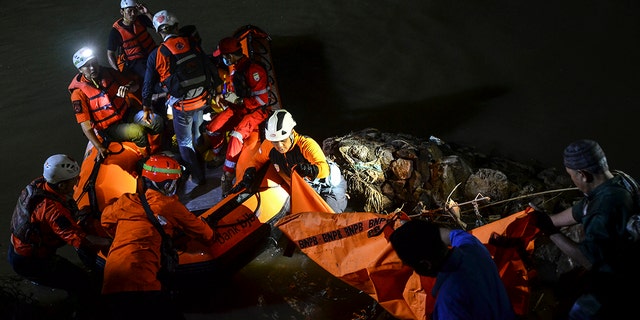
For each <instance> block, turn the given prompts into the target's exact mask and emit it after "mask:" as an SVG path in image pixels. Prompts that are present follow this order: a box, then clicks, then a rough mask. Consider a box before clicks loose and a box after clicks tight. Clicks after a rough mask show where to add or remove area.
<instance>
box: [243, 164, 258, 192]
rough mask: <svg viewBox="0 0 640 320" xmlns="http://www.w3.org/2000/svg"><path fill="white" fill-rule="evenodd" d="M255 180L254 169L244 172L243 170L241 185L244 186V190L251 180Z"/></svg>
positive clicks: (250, 168)
mask: <svg viewBox="0 0 640 320" xmlns="http://www.w3.org/2000/svg"><path fill="white" fill-rule="evenodd" d="M255 178H256V168H255V167H249V168H247V169H246V170H244V175H243V176H242V184H243V185H244V187H245V188H247V187H249V186H250V185H251V184H252V183H253V180H254V179H255Z"/></svg>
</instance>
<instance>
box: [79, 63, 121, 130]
mask: <svg viewBox="0 0 640 320" xmlns="http://www.w3.org/2000/svg"><path fill="white" fill-rule="evenodd" d="M100 72H101V73H102V79H101V80H100V87H101V88H96V87H95V86H92V85H90V84H89V83H88V82H86V81H82V80H81V79H82V74H78V75H77V76H75V77H74V78H73V81H71V84H69V92H72V91H73V90H75V89H80V90H82V92H84V94H85V95H86V96H87V97H88V98H89V112H90V114H91V124H92V125H93V127H94V128H95V129H96V130H104V129H106V128H108V127H109V126H110V125H112V124H114V123H116V122H119V121H120V120H122V117H123V115H124V114H125V112H126V111H127V108H128V107H129V104H128V103H127V100H126V99H123V98H117V93H118V88H119V87H120V84H119V83H118V82H117V81H116V80H115V79H116V78H115V76H114V75H113V74H112V73H115V72H117V71H115V70H113V69H109V68H101V71H100ZM111 97H114V99H112V98H111Z"/></svg>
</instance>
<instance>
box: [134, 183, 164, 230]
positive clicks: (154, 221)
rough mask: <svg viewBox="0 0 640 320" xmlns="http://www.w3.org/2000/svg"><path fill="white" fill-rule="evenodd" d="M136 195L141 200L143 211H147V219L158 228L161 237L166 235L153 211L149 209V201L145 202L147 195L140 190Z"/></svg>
mask: <svg viewBox="0 0 640 320" xmlns="http://www.w3.org/2000/svg"><path fill="white" fill-rule="evenodd" d="M138 195H139V197H140V201H141V202H142V207H144V211H145V212H146V213H147V218H149V221H151V223H152V224H153V226H154V227H156V229H158V231H159V232H160V235H161V236H162V237H163V238H164V237H166V236H167V234H166V233H165V232H164V229H162V226H161V225H160V222H159V221H158V218H156V216H155V215H154V214H153V211H152V210H151V207H149V202H147V197H146V196H145V195H144V191H142V192H140V193H139V194H138Z"/></svg>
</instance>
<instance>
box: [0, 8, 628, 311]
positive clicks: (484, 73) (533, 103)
mask: <svg viewBox="0 0 640 320" xmlns="http://www.w3.org/2000/svg"><path fill="white" fill-rule="evenodd" d="M147 5H148V7H149V8H150V9H151V10H152V11H154V12H155V11H158V10H161V9H167V10H169V11H171V12H173V13H175V15H177V17H178V19H179V20H180V24H181V25H186V24H194V25H196V26H197V28H198V30H199V31H200V35H201V36H202V38H203V47H204V48H205V49H206V50H209V51H213V49H214V48H215V46H216V43H217V41H218V40H219V39H221V38H222V37H225V36H228V35H230V34H232V33H233V32H234V31H235V30H236V29H237V28H239V27H241V26H243V25H246V24H252V25H256V26H258V27H260V28H262V29H264V30H265V31H267V32H268V33H270V35H271V36H272V46H273V59H274V64H275V69H276V75H277V79H278V82H279V84H280V94H281V98H282V102H283V105H284V107H285V108H286V109H288V110H289V111H291V112H292V114H293V115H294V118H295V119H296V121H297V123H298V126H297V129H298V131H299V132H301V133H303V134H307V135H310V136H312V137H314V138H315V139H316V140H318V141H322V140H323V139H325V138H327V137H331V136H340V135H344V134H347V133H349V132H352V131H358V130H361V129H364V128H367V127H375V128H379V129H380V130H382V131H386V132H404V133H409V134H412V135H415V136H418V137H424V138H425V139H426V138H429V137H430V136H432V135H433V136H436V137H439V138H441V139H442V140H444V141H446V142H455V143H459V144H466V145H470V146H474V147H476V148H478V149H479V150H480V151H481V152H484V153H487V154H497V155H503V156H506V157H510V158H512V159H514V160H517V161H522V162H537V163H541V164H543V165H545V166H561V154H562V149H563V148H564V146H565V145H566V144H568V143H570V142H571V141H573V140H576V139H580V138H591V139H595V140H597V141H599V142H600V143H601V145H602V147H603V148H604V150H605V152H606V153H607V155H608V158H609V163H610V165H611V167H613V168H617V169H621V170H624V171H627V172H628V173H630V174H632V175H634V176H636V177H640V161H638V160H637V159H639V158H640V157H639V156H640V151H639V150H638V142H637V140H638V139H639V138H640V134H638V125H637V123H638V120H637V115H638V110H637V109H638V101H640V99H639V98H640V79H639V78H640V76H639V75H640V62H639V61H640V45H638V39H640V19H638V16H639V14H640V3H639V2H637V1H631V0H628V1H623V0H620V1H617V0H615V1H598V2H593V3H591V2H584V1H576V0H569V1H562V2H561V3H557V2H539V1H538V2H536V1H505V0H488V1H431V0H421V1H417V0H408V1H391V0H376V1H370V0H369V1H365V0H350V1H344V0H340V1H338V0H309V1H292V0H279V1H274V0H262V1H249V0H247V1H235V2H233V1H227V2H213V1H195V0H183V1H168V0H162V1H161V0H157V1H148V3H147ZM0 17H1V22H0V25H1V26H2V30H3V31H2V33H0V58H1V59H0V72H2V77H0V90H1V92H2V99H0V119H2V126H0V130H2V133H3V134H2V136H3V137H4V138H3V139H2V152H1V153H0V164H1V165H2V168H3V169H4V170H3V174H4V183H3V185H2V187H1V188H2V189H1V191H2V192H1V193H0V203H1V205H2V208H3V211H2V213H0V224H1V225H5V226H7V227H6V228H4V229H0V230H4V231H1V232H0V249H2V252H4V250H5V249H6V246H7V240H6V239H8V234H7V230H8V221H9V218H10V215H11V212H12V210H13V206H14V204H15V201H16V197H17V195H18V193H19V191H20V189H21V188H22V187H23V186H24V185H25V184H26V183H27V182H29V181H30V180H31V179H32V178H34V177H36V176H38V175H40V174H41V171H42V163H43V161H44V160H45V159H46V158H47V157H48V156H49V155H51V154H54V153H67V154H70V155H73V156H75V157H76V158H78V159H80V158H81V156H82V154H83V151H84V148H85V145H86V138H85V137H84V136H83V134H82V132H81V130H80V127H79V125H78V124H76V123H75V118H74V116H73V113H72V108H71V104H70V102H69V94H68V92H67V89H66V88H67V86H68V84H69V82H70V80H71V78H72V76H73V75H74V74H75V73H76V69H75V68H74V66H73V64H72V63H71V57H72V55H73V53H74V52H75V51H76V50H77V49H78V48H80V47H82V46H85V45H89V46H93V47H94V48H96V49H97V51H98V52H99V53H103V54H102V55H101V57H100V58H99V59H100V61H101V62H102V63H103V64H104V65H106V64H107V61H106V57H105V55H106V43H107V37H108V32H109V29H110V28H111V25H112V23H113V22H114V21H115V20H116V19H117V18H119V17H120V15H119V10H118V1H116V0H111V1H84V2H78V1H52V0H51V1H45V0H23V1H4V2H3V4H2V6H1V7H0ZM281 259H282V258H281V257H277V254H273V255H269V253H267V254H266V255H264V256H263V257H262V258H261V259H258V260H256V261H255V262H254V263H252V264H250V265H249V266H247V267H246V268H245V269H243V270H242V271H240V273H239V274H238V275H236V276H235V277H236V278H237V280H236V281H238V283H237V285H235V286H232V287H234V288H235V289H233V290H231V291H230V292H229V294H226V295H225V297H226V298H227V300H231V301H236V302H237V301H242V303H238V304H237V305H236V304H234V303H232V302H229V301H227V305H230V306H233V308H230V310H228V311H225V310H224V309H223V310H222V311H220V310H218V311H217V313H216V315H217V317H216V318H217V319H226V318H228V319H232V318H233V319H237V318H249V317H254V318H266V319H305V318H308V319H351V318H353V312H357V311H358V310H360V309H361V307H363V306H365V307H366V306H367V305H368V304H370V301H369V300H367V297H366V296H365V297H361V296H362V295H359V294H358V293H357V292H351V291H350V290H349V287H345V286H344V285H342V284H341V283H340V282H337V281H336V280H335V279H331V277H329V276H328V275H326V274H324V273H323V271H322V270H320V269H318V268H317V267H315V266H313V264H312V263H310V262H309V261H308V260H306V259H305V257H304V256H300V257H296V258H295V259H294V260H281ZM3 261H4V259H3ZM278 268H281V269H282V270H286V271H283V272H281V273H280V274H281V275H282V277H278V276H277V274H276V275H274V274H272V272H273V270H274V269H275V270H278ZM8 273H11V272H10V270H9V268H8V265H7V263H6V262H1V263H0V274H8ZM301 274H303V275H305V277H307V276H308V277H311V278H312V279H313V281H306V279H304V278H300V279H299V280H300V281H299V282H300V283H304V284H303V285H300V286H301V288H300V290H299V292H302V293H300V294H297V295H296V294H292V293H291V291H290V292H289V293H288V294H289V296H287V293H283V292H282V291H281V290H279V289H281V287H282V286H284V285H289V284H291V281H290V280H291V278H290V277H295V276H300V275H301ZM284 278H286V279H284ZM234 279H235V278H234ZM296 279H298V278H296ZM316 279H325V281H326V282H320V283H319V282H318V281H316ZM305 281H306V282H305ZM249 287H251V288H252V289H251V290H250V291H247V290H248V289H247V288H249ZM332 287H333V288H335V289H337V292H338V296H337V297H336V296H332V295H329V296H328V295H327V294H326V292H324V291H323V290H330V289H331V288H332ZM327 288H329V289H327ZM316 289H317V290H316ZM341 290H344V291H341ZM293 291H295V290H293ZM323 292H324V293H323ZM341 294H342V295H341ZM230 297H231V298H230ZM270 297H271V298H270ZM272 297H279V298H277V299H272ZM358 299H360V301H358ZM341 301H351V302H352V303H343V302H341ZM356 301H357V302H356ZM332 308H333V309H332ZM243 310H244V311H243ZM247 310H248V311H247ZM305 310H306V311H305ZM205 311H206V310H205ZM245 311H246V313H243V312H245ZM337 314H340V316H338V315H337ZM199 315H201V316H199ZM210 315H211V313H209V316H210ZM192 316H193V319H208V318H210V317H209V316H208V315H207V313H206V312H204V313H200V314H198V313H195V314H193V315H192ZM342 317H344V318H342Z"/></svg>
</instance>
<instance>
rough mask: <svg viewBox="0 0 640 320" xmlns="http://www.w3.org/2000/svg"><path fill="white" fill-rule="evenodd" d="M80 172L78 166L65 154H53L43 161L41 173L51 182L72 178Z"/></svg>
mask: <svg viewBox="0 0 640 320" xmlns="http://www.w3.org/2000/svg"><path fill="white" fill-rule="evenodd" d="M79 174H80V166H79V165H78V163H77V162H76V161H75V160H73V159H72V158H71V157H69V156H67V155H65V154H54V155H52V156H51V157H49V158H48V159H47V161H45V162H44V170H43V172H42V175H43V176H44V178H45V179H46V180H47V182H49V183H51V184H56V183H58V182H60V181H65V180H69V179H73V178H75V177H77V176H78V175H79Z"/></svg>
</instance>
